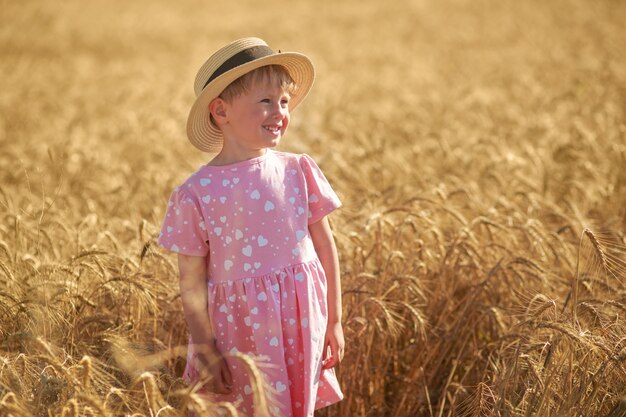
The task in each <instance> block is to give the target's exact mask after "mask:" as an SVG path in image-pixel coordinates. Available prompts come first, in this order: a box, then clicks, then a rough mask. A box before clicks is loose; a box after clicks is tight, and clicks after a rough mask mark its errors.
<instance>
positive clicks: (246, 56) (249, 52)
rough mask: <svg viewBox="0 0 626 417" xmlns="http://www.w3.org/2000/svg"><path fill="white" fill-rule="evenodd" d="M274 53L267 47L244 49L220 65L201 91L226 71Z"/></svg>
mask: <svg viewBox="0 0 626 417" xmlns="http://www.w3.org/2000/svg"><path fill="white" fill-rule="evenodd" d="M273 54H274V51H273V50H272V48H270V47H269V46H265V45H259V46H253V47H251V48H248V49H244V50H243V51H240V52H237V53H236V54H235V55H233V56H231V57H230V58H228V59H227V60H226V61H224V63H223V64H222V65H220V66H219V68H218V69H216V70H215V71H214V72H213V74H211V76H210V77H209V79H208V80H207V82H206V83H204V86H203V87H202V89H203V90H204V88H205V87H206V86H207V85H209V83H210V82H211V81H213V80H214V79H216V78H217V77H219V76H220V75H222V74H224V73H225V72H226V71H230V70H231V69H233V68H236V67H238V66H240V65H243V64H246V63H248V62H252V61H254V60H255V59H259V58H263V57H265V56H268V55H273Z"/></svg>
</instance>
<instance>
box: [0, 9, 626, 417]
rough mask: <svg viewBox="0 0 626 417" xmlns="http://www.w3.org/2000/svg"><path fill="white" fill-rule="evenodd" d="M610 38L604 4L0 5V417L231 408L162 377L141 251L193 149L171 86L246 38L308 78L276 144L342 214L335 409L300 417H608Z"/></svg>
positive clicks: (154, 267) (613, 76)
mask: <svg viewBox="0 0 626 417" xmlns="http://www.w3.org/2000/svg"><path fill="white" fill-rule="evenodd" d="M624 21H626V5H625V4H623V2H618V1H611V0H600V1H596V2H584V1H582V0H568V1H566V0H555V1H553V2H542V1H538V0H529V1H525V2H510V1H504V2H501V1H495V0H479V1H469V0H445V1H441V2H422V1H413V0H401V1H398V2H391V3H389V4H386V3H384V2H373V1H367V2H363V1H354V0H347V1H344V2H329V1H327V0H321V1H319V2H315V3H312V2H311V3H306V2H289V3H288V4H284V3H280V2H278V1H270V2H269V3H264V4H263V6H262V7H261V6H260V4H259V3H258V2H252V1H250V0H244V1H241V2H231V3H230V4H217V3H216V4H213V3H207V2H196V1H192V0H181V1H177V2H176V3H175V4H174V3H167V2H158V3H157V2H147V1H143V0H139V1H137V2H131V3H128V2H121V1H115V0H114V1H109V2H104V1H102V0H96V1H93V2H77V1H68V2H61V3H58V2H57V3H54V2H43V1H41V0H29V1H25V2H9V1H3V2H1V5H0V56H1V57H2V59H0V67H1V70H2V71H1V72H2V78H1V79H0V92H1V93H0V112H1V113H0V114H1V115H2V116H1V117H0V415H1V416H9V415H12V416H49V415H50V416H64V417H69V416H79V415H81V416H83V415H94V416H115V415H135V416H150V417H156V416H163V417H165V416H180V415H183V414H184V413H185V412H186V410H195V411H197V412H200V413H206V414H208V415H218V414H219V413H222V414H224V413H226V415H229V413H230V414H231V415H232V414H233V412H234V410H233V408H232V407H231V406H230V405H229V404H208V403H207V402H206V401H204V400H203V399H202V398H201V397H200V396H199V395H198V394H197V392H196V391H195V390H194V389H195V388H194V387H186V386H185V385H184V384H183V382H182V381H181V379H180V377H179V376H180V374H181V370H182V367H183V366H184V359H183V357H184V345H185V342H186V334H185V333H186V331H185V328H184V318H183V315H182V310H181V307H180V303H179V301H178V295H177V281H176V269H175V267H174V265H173V264H172V261H173V258H172V257H171V255H170V254H167V253H164V252H163V251H161V250H160V249H159V248H157V247H156V246H155V245H154V239H155V236H156V233H157V231H158V228H159V225H160V221H161V218H162V215H163V211H164V208H165V202H166V198H167V196H168V194H169V192H170V190H171V189H172V188H173V186H174V185H176V184H178V183H179V182H180V181H181V180H182V179H184V178H185V177H186V176H187V175H188V174H189V173H190V172H192V171H193V170H194V169H195V167H196V166H197V165H199V164H200V163H202V161H203V158H204V156H203V155H200V154H199V153H196V152H194V150H193V149H192V148H191V147H190V146H189V145H187V143H186V141H185V139H184V121H185V118H186V113H187V110H188V108H189V106H190V103H191V102H192V99H193V93H192V88H191V85H192V77H193V75H194V73H195V70H196V69H197V67H198V66H199V65H200V63H201V61H202V60H203V59H204V57H205V55H206V54H207V53H208V52H209V51H212V50H214V49H215V48H216V47H218V46H220V45H222V44H223V43H224V42H226V41H228V40H231V39H233V38H236V37H239V36H247V35H251V34H254V35H258V36H261V37H263V38H266V39H267V40H268V41H269V42H270V44H271V45H274V46H275V47H277V48H281V49H283V50H290V49H297V50H302V51H305V52H306V53H308V54H309V55H311V56H312V58H313V60H314V61H315V63H316V65H317V70H318V79H317V81H316V85H315V87H314V91H313V93H312V94H311V96H310V97H309V99H307V101H306V102H305V103H304V104H303V105H302V107H301V108H300V109H298V111H297V112H296V113H295V114H294V118H293V120H292V127H291V129H290V132H289V136H288V138H287V140H286V141H285V142H284V145H283V149H286V150H290V151H294V152H308V153H310V154H312V155H313V156H314V157H315V158H316V159H317V160H318V162H319V163H320V165H321V166H322V168H323V169H324V171H325V173H326V174H327V176H328V177H329V178H330V179H331V182H332V183H333V185H334V186H335V188H336V190H337V191H338V193H339V194H340V196H341V197H342V199H343V201H344V203H345V207H344V208H343V209H342V210H341V211H340V212H338V213H337V214H335V215H333V219H332V221H333V225H334V228H335V230H336V239H337V242H338V246H339V250H340V257H341V263H342V268H343V289H344V294H343V295H344V310H345V311H344V317H345V332H346V336H347V340H348V345H347V350H346V359H345V361H344V363H343V364H342V365H341V366H340V367H339V368H338V372H339V376H340V381H341V383H342V387H343V389H344V391H345V393H346V399H345V400H344V401H342V402H341V403H339V404H337V405H335V406H333V407H330V408H328V409H325V410H323V411H321V412H319V415H320V416H322V415H323V416H326V415H327V416H351V417H352V416H368V417H369V416H389V417H392V416H393V417H400V416H431V417H434V416H437V417H440V416H441V417H443V416H491V415H494V416H503V417H504V416H511V417H514V416H515V417H522V416H542V417H550V416H554V417H556V416H558V417H563V416H572V417H574V416H607V417H609V416H610V417H617V416H624V415H626V391H625V389H624V387H625V386H626V369H625V362H624V361H625V360H626V339H625V338H624V335H625V334H626V322H625V321H624V317H625V315H626V307H625V306H626V289H625V278H626V259H625V254H626V241H625V239H626V236H625V230H626V170H625V169H624V167H625V166H626V88H625V86H626V56H625V55H624V53H623V45H625V44H626V30H625V29H624V26H623V22H624ZM131 355H132V356H131ZM120 357H124V358H126V359H129V358H130V359H131V360H130V361H128V360H127V361H123V360H116V358H120ZM250 366H252V367H253V366H254V364H250ZM258 395H260V393H259V394H258ZM260 401H262V400H260Z"/></svg>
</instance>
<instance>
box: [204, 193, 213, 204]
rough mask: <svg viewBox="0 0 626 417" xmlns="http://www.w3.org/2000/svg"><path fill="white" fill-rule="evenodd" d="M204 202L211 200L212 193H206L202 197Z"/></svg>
mask: <svg viewBox="0 0 626 417" xmlns="http://www.w3.org/2000/svg"><path fill="white" fill-rule="evenodd" d="M202 202H203V203H204V204H209V203H210V202H211V196H210V195H205V196H204V197H202Z"/></svg>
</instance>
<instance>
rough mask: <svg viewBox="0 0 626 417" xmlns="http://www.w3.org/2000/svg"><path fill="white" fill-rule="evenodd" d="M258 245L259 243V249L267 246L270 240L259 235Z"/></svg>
mask: <svg viewBox="0 0 626 417" xmlns="http://www.w3.org/2000/svg"><path fill="white" fill-rule="evenodd" d="M256 243H258V244H259V247H260V248H262V247H263V246H265V245H267V243H268V240H267V239H266V238H265V236H263V235H259V237H258V239H257V240H256Z"/></svg>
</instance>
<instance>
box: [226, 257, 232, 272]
mask: <svg viewBox="0 0 626 417" xmlns="http://www.w3.org/2000/svg"><path fill="white" fill-rule="evenodd" d="M232 267H233V261H231V260H230V259H226V260H225V261H224V269H225V270H227V271H230V268H232Z"/></svg>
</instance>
